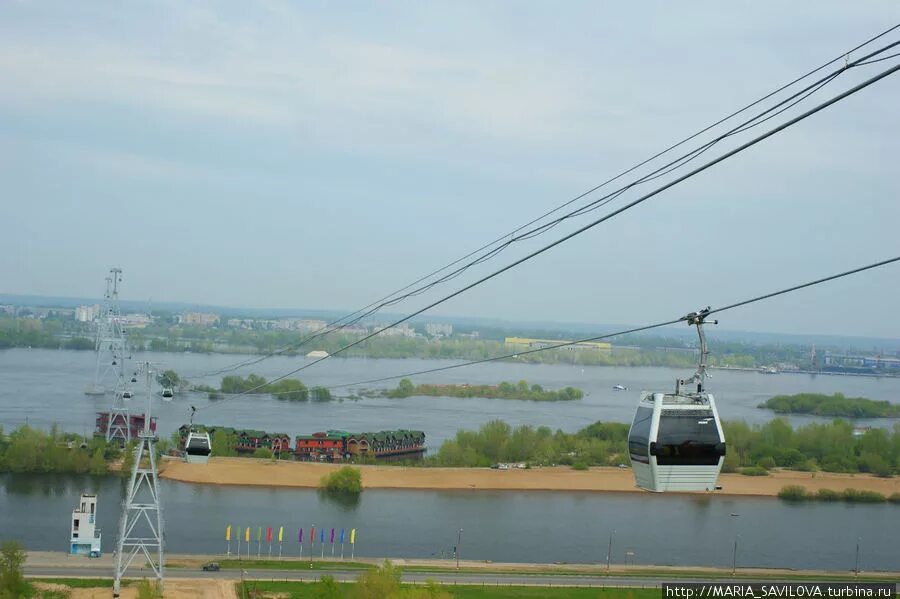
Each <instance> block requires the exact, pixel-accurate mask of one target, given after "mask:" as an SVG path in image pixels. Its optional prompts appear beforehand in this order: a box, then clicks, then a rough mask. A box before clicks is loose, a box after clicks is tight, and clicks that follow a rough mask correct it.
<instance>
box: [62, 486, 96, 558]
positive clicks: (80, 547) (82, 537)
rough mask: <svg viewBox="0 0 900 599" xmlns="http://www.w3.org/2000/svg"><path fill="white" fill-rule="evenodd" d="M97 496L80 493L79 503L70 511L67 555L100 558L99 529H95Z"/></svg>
mask: <svg viewBox="0 0 900 599" xmlns="http://www.w3.org/2000/svg"><path fill="white" fill-rule="evenodd" d="M96 519H97V496H96V495H94V494H92V493H82V494H81V501H80V502H79V504H78V505H77V506H75V509H74V510H72V530H71V531H70V543H69V553H70V554H71V555H87V556H90V557H100V529H99V528H97V522H96Z"/></svg>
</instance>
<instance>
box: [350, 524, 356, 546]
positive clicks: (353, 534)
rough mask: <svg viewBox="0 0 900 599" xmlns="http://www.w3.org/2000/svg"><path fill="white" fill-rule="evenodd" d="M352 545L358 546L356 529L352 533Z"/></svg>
mask: <svg viewBox="0 0 900 599" xmlns="http://www.w3.org/2000/svg"><path fill="white" fill-rule="evenodd" d="M350 544H351V545H355V544H356V529H355V528H354V529H353V530H351V531H350Z"/></svg>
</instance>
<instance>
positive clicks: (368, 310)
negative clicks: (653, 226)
mask: <svg viewBox="0 0 900 599" xmlns="http://www.w3.org/2000/svg"><path fill="white" fill-rule="evenodd" d="M898 27H900V24H897V25H894V26H893V27H890V28H888V29H887V30H885V31H883V32H881V33H880V34H878V35H875V36H873V37H872V38H869V39H868V40H866V41H865V42H863V43H861V44H859V45H857V46H855V47H854V48H852V49H850V50H848V51H847V52H845V53H842V54H841V55H839V56H837V57H835V58H833V59H832V60H830V61H828V62H826V63H824V64H823V65H821V66H819V67H817V68H815V69H813V70H811V71H809V72H807V73H806V74H804V75H801V76H800V77H798V78H796V79H794V80H793V81H791V82H789V83H787V84H785V85H782V86H781V87H779V88H778V89H776V90H774V91H772V92H770V93H769V94H767V95H765V96H763V97H762V98H760V99H758V100H756V101H754V102H752V103H750V104H748V105H746V106H744V107H743V108H741V109H739V110H737V111H735V112H732V113H731V114H729V115H728V116H726V117H724V118H722V119H720V120H718V121H716V122H715V123H713V124H711V125H709V126H707V127H705V128H704V129H702V130H700V131H698V132H697V133H695V134H693V135H691V136H689V137H687V138H684V139H683V140H681V141H679V142H677V143H675V144H673V145H670V146H669V147H667V148H666V149H664V150H662V151H661V152H658V153H656V154H654V155H653V156H651V157H650V158H648V159H646V160H644V161H642V162H640V163H638V164H637V165H635V166H633V167H631V168H629V169H627V170H625V171H623V172H621V173H619V174H618V175H616V176H614V177H612V178H610V179H607V180H606V181H604V182H603V183H600V184H599V185H597V186H595V187H593V188H591V189H589V190H587V191H585V192H583V193H581V194H579V195H578V196H575V197H574V198H572V199H571V200H569V201H567V202H565V203H563V204H561V205H559V206H557V207H556V208H554V209H552V210H550V211H548V212H546V213H544V214H542V215H541V216H539V217H537V218H536V219H533V220H531V221H529V222H528V223H526V224H524V225H522V226H520V227H518V228H517V229H515V230H513V231H512V232H511V233H508V234H505V235H503V236H501V237H498V238H497V239H495V240H493V241H491V242H489V243H488V244H485V245H483V246H481V247H480V248H478V249H476V250H474V251H472V252H470V253H468V254H466V255H465V256H463V257H461V258H459V259H457V260H455V261H453V262H451V263H449V264H447V265H445V266H443V267H441V268H439V269H437V270H435V271H432V272H431V273H429V274H427V275H425V276H423V277H420V278H419V279H417V280H416V281H413V282H412V283H410V284H409V285H407V286H405V287H403V288H401V289H398V290H397V291H394V292H392V293H391V294H388V295H387V296H384V297H383V298H381V299H380V300H376V301H375V302H372V303H371V304H369V305H367V306H365V307H364V308H361V309H359V310H356V311H355V312H352V313H350V314H349V315H346V316H343V317H341V318H340V319H338V320H336V321H333V322H332V323H329V324H328V325H326V327H325V328H324V329H321V330H320V331H316V332H314V333H313V334H311V335H308V336H306V337H304V338H302V339H300V340H299V341H297V342H293V343H290V344H288V345H286V346H284V347H282V348H279V349H278V350H275V351H272V352H268V353H266V354H264V355H262V356H258V357H254V358H250V359H247V360H244V361H242V362H239V363H238V364H235V365H233V366H229V367H224V368H220V369H217V370H214V371H211V372H208V373H203V374H200V375H196V376H199V377H206V376H215V375H218V374H224V373H225V372H231V371H234V370H237V369H239V368H242V367H244V366H250V365H253V364H257V363H259V362H262V361H263V360H266V359H268V358H271V357H273V356H277V355H281V354H283V353H286V352H288V351H291V350H295V349H297V348H299V347H302V346H303V345H305V344H307V343H309V342H310V341H313V340H315V339H317V338H319V337H322V336H325V335H328V334H331V333H334V332H337V331H340V330H343V329H344V328H346V327H348V326H351V325H352V324H355V323H358V322H359V321H361V320H362V319H364V318H366V317H367V316H370V315H371V314H373V313H375V312H377V311H379V310H380V309H382V308H384V307H387V306H391V305H395V304H397V303H399V302H401V301H404V300H406V299H409V298H410V297H414V296H416V295H420V294H422V293H424V292H425V291H427V290H429V289H431V288H433V287H434V286H436V285H438V284H441V283H444V282H447V281H449V280H452V279H454V278H456V277H458V276H459V275H460V274H462V272H464V271H466V270H467V269H468V268H471V267H472V266H475V265H477V264H481V263H483V262H485V261H487V260H489V259H491V258H493V257H495V256H497V255H498V254H499V253H500V252H502V251H503V250H504V249H506V248H507V247H509V246H510V245H512V244H513V243H516V242H519V241H524V240H528V239H532V238H534V237H536V236H538V235H540V234H543V233H546V232H547V231H549V230H550V229H552V228H554V227H556V226H557V225H559V224H560V223H561V222H563V221H564V220H567V219H569V218H574V217H577V216H582V215H584V214H587V213H589V212H592V211H594V210H597V209H599V208H600V207H602V206H604V205H606V204H608V203H609V202H611V201H612V200H614V199H616V198H617V197H619V196H620V195H621V194H622V193H624V192H625V191H627V190H628V189H630V188H631V187H634V186H636V185H638V184H641V183H645V182H648V181H652V180H655V179H658V178H660V177H662V176H665V175H666V174H669V173H670V172H672V171H673V170H675V169H677V168H680V167H681V166H684V164H687V163H688V162H690V161H692V160H694V159H696V158H697V157H699V156H700V155H702V154H703V153H705V152H706V151H707V150H708V149H709V148H711V147H712V146H713V145H715V144H716V143H718V142H719V141H721V140H722V139H725V138H727V137H729V136H731V135H735V134H738V133H742V132H744V131H746V130H748V129H750V128H752V127H755V126H757V125H759V124H762V123H763V122H766V121H768V120H770V119H771V118H774V117H775V116H777V115H779V114H781V113H783V112H784V111H785V110H788V109H789V108H791V107H793V106H795V105H796V104H797V103H799V102H801V101H803V100H804V99H806V98H808V97H809V96H810V95H812V94H813V93H815V92H816V91H818V90H819V89H821V88H822V87H824V86H825V85H827V84H828V83H830V82H831V81H833V80H834V79H835V78H836V77H837V76H839V75H840V74H841V73H843V72H845V71H846V70H848V69H849V68H852V67H854V66H861V64H867V63H865V62H863V61H865V60H867V59H869V58H871V57H872V56H875V55H877V54H879V53H882V52H884V51H886V50H887V49H889V48H892V47H895V46H897V45H900V42H894V43H893V44H889V45H888V46H885V47H883V48H881V49H879V50H877V51H875V52H872V53H870V54H867V55H866V56H863V57H861V58H859V59H856V60H854V61H853V62H850V61H849V55H850V54H851V53H853V52H855V51H857V50H859V49H861V48H863V47H865V46H866V45H868V44H871V43H872V42H874V41H876V40H878V39H880V38H881V37H883V36H885V35H887V34H889V33H891V32H892V31H894V30H895V29H897V28H898ZM842 58H844V59H845V65H844V67H843V68H842V69H839V70H837V71H836V72H834V73H832V74H831V75H829V76H826V77H824V78H822V79H820V80H818V81H817V82H815V83H813V84H812V85H810V86H808V87H806V88H804V89H803V90H801V91H800V92H797V93H795V94H794V95H793V96H790V97H789V98H787V99H785V100H782V101H781V102H779V103H778V104H776V105H774V106H773V107H770V108H769V109H767V110H766V111H764V112H762V113H760V114H759V115H757V116H756V117H754V118H752V119H750V120H749V121H746V122H744V123H742V124H741V125H739V126H738V127H735V128H733V129H732V130H731V131H729V132H727V133H725V134H723V135H720V136H719V137H717V138H715V139H713V140H711V141H709V142H707V143H706V144H704V145H703V146H701V147H700V148H697V149H695V150H693V151H692V152H690V153H688V154H687V155H684V156H682V157H680V158H679V159H676V160H675V161H673V162H670V163H669V164H667V165H664V166H663V167H660V168H658V169H657V170H655V171H653V172H651V173H649V174H647V175H645V176H644V177H642V178H641V179H638V180H637V181H635V182H632V183H631V184H629V185H627V186H625V187H623V188H620V189H619V190H617V191H615V192H612V193H611V194H608V195H606V196H604V197H601V198H599V199H597V200H594V201H593V202H591V203H589V204H587V205H586V206H584V207H582V208H579V209H578V210H575V211H574V212H570V213H569V214H566V215H564V216H563V217H560V218H557V219H555V220H554V221H550V222H549V223H545V224H544V225H541V226H540V227H537V228H535V229H533V230H531V231H529V232H526V233H525V234H523V235H519V236H517V237H512V236H513V235H515V234H516V233H518V232H520V231H522V230H523V229H525V228H527V227H529V226H531V225H532V224H535V223H537V222H539V221H541V220H543V219H544V218H546V217H547V216H549V215H551V214H554V213H555V212H558V211H559V210H561V209H563V208H565V207H567V206H569V205H571V204H572V203H574V202H576V201H578V200H580V199H582V198H584V197H586V196H588V195H590V194H592V193H594V192H595V191H597V190H599V189H601V188H603V187H604V186H606V185H608V184H610V183H612V182H614V181H616V180H618V179H620V178H621V177H623V176H625V175H627V174H630V173H631V172H633V171H635V170H637V169H638V168H640V167H642V166H644V165H646V164H647V163H649V162H651V161H653V160H655V159H656V158H658V157H660V156H662V155H664V154H666V153H668V152H670V151H671V150H673V149H675V148H677V147H679V146H681V145H683V144H685V143H687V142H689V141H691V140H693V139H695V138H697V137H699V136H700V135H702V134H704V133H706V132H707V131H709V130H711V129H713V128H715V127H716V126H718V125H720V124H722V123H724V122H726V121H728V120H730V119H731V118H733V117H734V116H736V115H738V114H741V113H742V112H745V111H747V110H749V109H750V108H752V107H754V106H756V105H758V104H760V103H762V102H764V101H765V100H767V99H769V98H771V97H772V96H774V95H776V94H778V93H780V92H781V91H784V90H785V89H787V88H789V87H791V86H793V85H795V84H796V83H798V82H799V81H802V80H803V79H805V78H807V77H809V76H811V75H813V74H815V73H817V72H819V71H821V70H823V69H825V68H827V67H828V66H830V65H831V64H833V63H835V62H837V61H839V60H840V59H842ZM805 92H808V93H805ZM798 96H799V99H797V100H796V101H794V102H792V103H790V104H788V105H787V106H785V107H784V108H782V109H781V110H779V111H778V112H776V113H774V114H772V115H770V116H768V117H766V118H765V119H763V120H761V121H758V122H755V123H754V121H757V120H758V119H760V118H761V117H762V116H763V115H765V114H766V113H768V112H770V111H772V110H774V109H775V108H778V107H780V106H782V105H783V104H785V103H787V102H789V101H790V100H793V99H795V98H798ZM669 167H671V168H669ZM665 169H668V170H665ZM507 237H510V239H509V240H507V241H505V242H504V243H503V244H502V245H500V246H498V247H497V248H494V249H492V250H491V251H490V252H488V253H487V254H485V255H484V256H481V257H479V258H477V259H476V260H474V261H472V262H470V263H469V264H467V265H465V266H463V267H460V268H458V269H456V270H455V271H453V272H451V273H449V274H447V275H444V276H443V277H441V278H439V279H437V280H435V281H433V282H431V283H429V284H427V285H424V286H422V287H420V288H418V289H415V290H413V291H411V292H409V293H406V294H404V295H400V296H398V294H400V293H402V292H404V291H406V290H408V289H410V288H412V287H414V286H415V285H417V284H418V283H421V282H423V281H425V280H427V279H429V278H431V277H432V276H434V275H436V274H439V273H441V272H443V271H445V270H447V269H448V268H451V267H452V266H455V265H456V264H459V263H460V262H462V261H463V260H466V259H467V258H470V257H472V256H474V255H476V254H478V253H479V252H481V251H484V250H485V249H488V248H490V247H492V246H493V245H496V244H497V243H499V242H501V241H503V240H506V239H507ZM395 296H397V297H395ZM348 318H350V319H351V320H349V321H347V322H343V323H342V324H340V323H341V322H342V321H345V320H347V319H348ZM337 324H339V326H334V325H337Z"/></svg>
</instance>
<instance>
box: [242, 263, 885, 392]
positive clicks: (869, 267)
mask: <svg viewBox="0 0 900 599" xmlns="http://www.w3.org/2000/svg"><path fill="white" fill-rule="evenodd" d="M896 262H900V256H895V257H893V258H888V259H886V260H881V261H879V262H873V263H870V264H867V265H865V266H860V267H857V268H852V269H850V270H845V271H842V272H839V273H836V274H833V275H829V276H826V277H822V278H819V279H815V280H813V281H808V282H806V283H801V284H799V285H794V286H792V287H787V288H784V289H780V290H778V291H772V292H769V293H764V294H762V295H757V296H754V297H751V298H749V299H745V300H741V301H738V302H734V303H731V304H726V305H724V306H721V307H718V308H711V309H710V310H709V312H708V313H707V314H708V315H712V314H719V313H722V312H728V311H730V310H734V309H737V308H741V307H744V306H747V305H750V304H755V303H758V302H762V301H766V300H770V299H772V298H775V297H778V296H781V295H787V294H789V293H794V292H795V291H800V290H802V289H807V288H809V287H815V286H817V285H821V284H824V283H829V282H831V281H836V280H838V279H843V278H845V277H849V276H852V275H855V274H859V273H862V272H865V271H869V270H874V269H876V268H881V267H883V266H887V265H889V264H893V263H896ZM691 317H692V315H691V314H687V315H685V316H681V317H678V318H673V319H670V320H666V321H662V322H657V323H654V324H648V325H643V326H637V327H631V328H628V329H624V330H621V331H616V332H614V333H604V334H602V335H593V336H591V337H584V338H582V339H576V340H575V341H563V342H560V343H555V344H553V345H546V346H542V347H536V348H532V349H527V350H521V351H516V352H512V353H508V354H503V355H499V356H492V357H489V358H481V359H478V360H470V361H466V362H461V363H458V364H449V365H445V366H437V367H435V368H427V369H424V370H416V371H412V372H405V373H403V374H395V375H390V376H384V377H379V378H373V379H367V380H362V381H355V382H353V383H341V384H337V385H323V386H321V387H322V388H325V389H329V390H333V389H342V388H346V387H360V386H362V385H373V384H375V383H382V382H386V381H392V380H397V379H404V378H410V377H414V376H420V375H423V374H432V373H435V372H443V371H446V370H455V369H457V368H465V367H467V366H475V365H478V364H486V363H489V362H498V361H501V360H509V359H513V358H518V357H519V356H525V355H530V354H536V353H540V352H545V351H550V350H555V349H561V348H566V347H571V346H573V345H578V344H581V343H592V342H597V341H603V340H604V339H613V338H615V337H620V336H622V335H630V334H632V333H640V332H643V331H649V330H652V329H658V328H662V327H666V326H672V325H675V324H678V323H681V322H688V321H689V320H690V319H691ZM286 393H291V392H290V391H286V392H283V393H278V392H276V393H271V395H281V394H286ZM240 395H242V394H241V393H235V394H232V397H238V396H240Z"/></svg>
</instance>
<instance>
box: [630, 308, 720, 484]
mask: <svg viewBox="0 0 900 599" xmlns="http://www.w3.org/2000/svg"><path fill="white" fill-rule="evenodd" d="M708 314H709V308H707V309H706V310H701V311H700V312H692V313H691V314H689V315H688V317H687V322H688V324H690V325H694V326H696V327H697V333H698V335H699V337H700V364H699V366H698V368H697V372H696V373H695V374H694V376H693V377H692V378H690V379H686V380H682V379H679V380H678V381H676V385H675V393H653V392H647V391H644V392H642V393H641V398H640V401H639V402H638V408H637V411H636V413H635V416H634V421H633V422H632V424H631V429H630V430H629V432H628V452H629V455H630V457H631V468H632V471H633V472H634V479H635V484H636V485H637V486H638V487H640V488H641V489H646V490H648V491H655V492H665V491H713V490H715V488H716V483H717V481H718V478H719V472H720V471H721V470H722V464H723V462H724V461H725V434H724V433H723V431H722V423H721V421H720V420H719V413H718V411H717V410H716V402H715V399H714V398H713V396H712V394H710V393H707V392H706V391H705V390H704V388H703V381H704V379H705V378H706V356H707V354H708V353H709V352H708V349H707V346H706V335H705V334H704V332H703V324H704V319H705V317H706V316H707V315H708ZM714 324H715V322H714ZM693 384H696V385H697V387H696V391H685V390H683V386H685V385H693Z"/></svg>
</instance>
